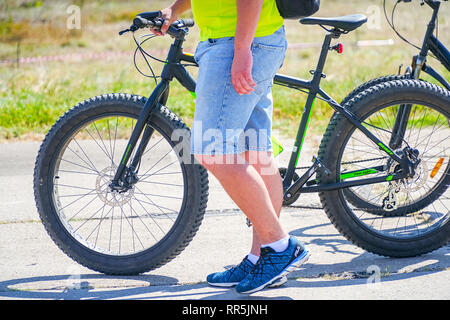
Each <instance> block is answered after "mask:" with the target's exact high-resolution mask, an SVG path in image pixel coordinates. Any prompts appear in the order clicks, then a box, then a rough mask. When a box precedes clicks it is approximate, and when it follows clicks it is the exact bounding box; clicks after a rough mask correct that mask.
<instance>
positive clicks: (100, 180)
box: [95, 165, 134, 207]
mask: <svg viewBox="0 0 450 320" xmlns="http://www.w3.org/2000/svg"><path fill="white" fill-rule="evenodd" d="M116 170H117V166H115V165H111V166H108V167H106V168H104V169H103V170H101V171H100V172H99V175H98V177H97V179H96V183H95V189H96V191H97V195H98V197H99V198H100V200H102V201H103V202H104V203H105V204H108V205H110V206H112V207H121V206H123V205H125V204H127V203H128V202H130V200H131V198H132V197H133V195H134V189H133V188H132V187H130V188H127V189H126V190H125V191H118V190H114V189H111V187H110V184H111V181H112V179H113V177H114V174H115V172H116Z"/></svg>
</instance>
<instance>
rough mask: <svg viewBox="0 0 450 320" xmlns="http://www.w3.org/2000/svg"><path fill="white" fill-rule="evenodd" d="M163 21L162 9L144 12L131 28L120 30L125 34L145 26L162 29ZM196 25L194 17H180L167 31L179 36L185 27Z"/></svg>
mask: <svg viewBox="0 0 450 320" xmlns="http://www.w3.org/2000/svg"><path fill="white" fill-rule="evenodd" d="M163 23H164V19H162V18H161V11H155V12H143V13H140V14H138V15H137V16H136V18H135V19H134V20H133V24H132V25H131V26H130V28H129V29H126V30H122V31H120V32H119V35H123V34H124V33H127V32H130V31H131V32H135V31H137V30H139V29H143V28H152V29H155V30H160V29H161V27H162V25H163ZM194 25H195V22H194V20H192V19H178V20H177V21H175V22H174V23H172V24H171V25H170V26H169V29H168V30H167V33H168V34H169V35H171V36H172V37H175V38H177V37H178V36H179V35H180V32H181V31H182V30H183V29H184V28H190V27H193V26H194Z"/></svg>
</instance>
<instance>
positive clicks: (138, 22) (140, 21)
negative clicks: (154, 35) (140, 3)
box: [133, 16, 153, 28]
mask: <svg viewBox="0 0 450 320" xmlns="http://www.w3.org/2000/svg"><path fill="white" fill-rule="evenodd" d="M133 25H135V26H136V27H137V28H144V27H151V26H153V22H152V21H150V20H147V19H145V18H142V17H139V16H137V17H136V18H135V19H134V20H133Z"/></svg>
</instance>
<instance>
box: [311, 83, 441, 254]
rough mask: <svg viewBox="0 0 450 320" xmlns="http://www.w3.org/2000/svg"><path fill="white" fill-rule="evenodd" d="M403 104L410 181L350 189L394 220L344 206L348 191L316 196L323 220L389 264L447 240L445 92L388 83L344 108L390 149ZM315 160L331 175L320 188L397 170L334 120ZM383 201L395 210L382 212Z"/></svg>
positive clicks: (342, 120)
mask: <svg viewBox="0 0 450 320" xmlns="http://www.w3.org/2000/svg"><path fill="white" fill-rule="evenodd" d="M401 105H411V106H412V113H411V115H410V117H409V119H408V126H407V129H408V130H407V131H406V134H405V136H404V145H403V146H402V147H406V146H410V147H412V148H414V149H417V150H418V151H419V156H418V157H419V159H420V162H419V164H418V166H417V168H416V175H415V176H414V177H412V178H408V179H403V180H397V181H386V182H383V183H378V184H371V185H363V186H358V187H353V188H351V190H352V193H354V194H358V196H359V197H360V198H363V199H364V202H365V203H369V204H371V205H372V206H373V207H378V208H383V209H384V210H386V209H389V210H390V209H394V210H390V211H389V210H386V212H391V213H392V214H383V215H380V214H379V213H378V214H377V212H374V210H373V207H372V208H363V207H360V206H355V205H354V204H353V203H352V202H351V201H348V198H347V196H346V190H348V189H341V190H335V191H328V192H321V193H320V198H321V201H322V204H323V205H324V208H325V211H326V213H327V215H328V216H329V218H330V220H331V221H332V222H333V224H334V225H335V226H336V228H337V229H338V230H339V231H340V232H341V233H342V234H343V235H345V236H346V237H347V238H348V239H349V240H350V241H352V242H353V243H355V244H356V245H358V246H360V247H362V248H364V249H366V250H367V251H371V252H373V253H377V254H381V255H386V256H392V257H406V256H415V255H419V254H423V253H425V252H429V251H432V250H434V249H437V248H439V247H441V246H443V245H445V244H446V243H447V242H448V241H449V240H450V222H449V220H450V217H449V216H450V214H449V210H448V208H450V202H449V198H448V191H447V189H448V185H449V183H450V175H449V148H450V142H449V137H450V127H449V119H450V97H449V92H448V91H446V90H444V89H442V88H440V87H437V86H434V85H431V84H429V83H426V82H422V81H416V80H399V81H391V82H386V83H383V84H380V85H377V86H374V87H371V88H369V89H368V90H366V91H364V92H362V93H361V94H359V95H358V96H356V97H355V98H354V99H352V100H351V101H349V102H348V103H347V104H346V108H349V109H351V110H352V111H353V112H354V113H355V114H356V115H357V116H358V117H359V118H360V119H361V121H362V123H363V125H364V126H365V127H366V128H367V129H369V130H370V131H371V132H372V133H373V134H374V135H376V136H377V137H378V138H379V139H381V140H382V142H383V143H385V144H386V145H388V143H389V139H390V138H391V134H390V133H391V131H392V128H393V126H394V123H395V116H396V114H397V111H398V108H399V107H400V106H401ZM395 152H397V153H398V154H399V155H401V154H402V152H404V151H403V149H401V148H400V149H398V150H395ZM319 156H320V158H321V159H322V160H323V161H324V163H325V165H326V166H327V167H328V168H329V169H330V170H331V171H332V172H333V173H332V175H330V176H324V175H319V177H318V179H319V182H320V183H333V182H337V181H340V180H341V179H343V177H346V181H350V180H352V179H361V177H360V176H355V177H351V174H349V173H351V172H358V171H359V172H362V173H363V174H364V178H366V177H376V176H384V175H388V174H393V173H395V172H396V171H397V170H399V167H398V166H397V165H396V164H395V163H393V161H392V160H390V158H389V157H387V156H386V154H385V153H384V152H382V151H381V150H380V147H379V146H378V145H375V144H374V143H373V142H372V141H371V140H369V139H368V138H367V137H366V136H365V135H363V134H362V133H361V132H360V131H359V130H356V127H354V126H353V125H352V124H351V123H350V122H349V121H348V120H346V119H345V118H344V117H342V116H341V115H339V114H335V115H334V116H333V118H332V119H331V121H330V124H329V127H328V129H327V131H326V133H325V135H324V138H323V140H322V143H321V147H320V151H319ZM374 168H376V170H375V169H374ZM366 169H370V171H364V170H366ZM349 176H350V178H349V179H348V180H347V178H348V177H349ZM347 194H348V192H347ZM388 196H389V197H388ZM393 200H395V201H393ZM386 201H390V202H388V203H389V204H391V205H393V206H394V207H395V208H389V206H386Z"/></svg>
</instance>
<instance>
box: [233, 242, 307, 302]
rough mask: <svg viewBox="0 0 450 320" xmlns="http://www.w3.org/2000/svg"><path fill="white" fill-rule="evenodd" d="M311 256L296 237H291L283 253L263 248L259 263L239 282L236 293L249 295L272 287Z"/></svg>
mask: <svg viewBox="0 0 450 320" xmlns="http://www.w3.org/2000/svg"><path fill="white" fill-rule="evenodd" d="M309 256H310V252H309V251H308V249H307V248H306V247H305V246H304V245H303V244H302V243H301V242H300V241H298V240H297V238H295V237H290V239H289V245H288V247H287V249H286V250H285V251H283V252H275V250H273V249H272V248H270V247H265V248H261V255H260V257H259V260H258V262H257V263H256V265H255V267H254V268H253V269H252V270H251V271H250V273H249V274H248V275H247V276H246V277H245V278H244V279H243V280H242V281H241V282H239V284H238V285H237V286H236V291H237V292H238V293H244V294H249V293H253V292H256V291H259V290H262V289H264V288H267V287H270V286H271V285H272V284H274V283H277V281H279V280H280V279H282V278H283V277H284V278H286V275H287V274H288V273H290V272H292V271H294V270H295V269H296V268H298V267H299V266H301V265H302V264H304V263H305V262H306V261H308V259H309Z"/></svg>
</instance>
